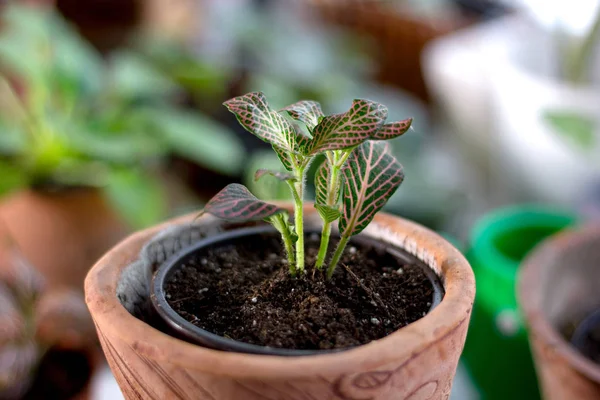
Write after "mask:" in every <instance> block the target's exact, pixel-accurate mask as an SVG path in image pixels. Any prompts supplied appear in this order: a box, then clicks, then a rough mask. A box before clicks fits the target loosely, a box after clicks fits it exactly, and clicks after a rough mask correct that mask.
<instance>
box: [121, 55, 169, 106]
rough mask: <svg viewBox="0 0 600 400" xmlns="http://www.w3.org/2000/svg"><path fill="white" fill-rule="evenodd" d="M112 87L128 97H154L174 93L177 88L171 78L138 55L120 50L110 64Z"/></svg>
mask: <svg viewBox="0 0 600 400" xmlns="http://www.w3.org/2000/svg"><path fill="white" fill-rule="evenodd" d="M111 78H112V79H111V82H112V85H113V89H114V90H116V91H118V92H119V93H120V94H121V95H122V96H124V97H128V98H155V97H163V96H169V95H173V94H175V93H176V92H177V91H178V90H179V88H178V85H177V84H175V83H174V82H173V81H172V80H170V79H169V78H168V77H167V76H166V75H164V74H162V73H161V72H159V71H158V70H155V69H154V68H153V67H152V66H151V65H149V64H148V63H146V62H145V61H144V60H143V59H142V58H141V57H140V56H137V55H135V54H132V53H128V52H120V53H118V54H116V55H115V56H113V59H112V65H111Z"/></svg>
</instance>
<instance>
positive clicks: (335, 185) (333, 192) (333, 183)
mask: <svg viewBox="0 0 600 400" xmlns="http://www.w3.org/2000/svg"><path fill="white" fill-rule="evenodd" d="M332 158H333V159H332V160H331V162H330V164H329V168H331V175H330V177H329V182H328V183H327V205H328V206H331V207H335V203H336V202H337V198H338V193H337V192H338V190H339V182H338V181H339V172H340V168H339V167H338V166H337V161H338V159H337V156H336V155H334V156H333V157H332ZM327 161H328V162H329V158H328V159H327ZM330 236H331V222H325V223H324V224H323V229H322V231H321V245H320V246H319V254H318V255H317V262H316V263H315V267H316V268H317V269H322V268H323V265H324V264H325V257H326V256H327V248H328V247H329V237H330Z"/></svg>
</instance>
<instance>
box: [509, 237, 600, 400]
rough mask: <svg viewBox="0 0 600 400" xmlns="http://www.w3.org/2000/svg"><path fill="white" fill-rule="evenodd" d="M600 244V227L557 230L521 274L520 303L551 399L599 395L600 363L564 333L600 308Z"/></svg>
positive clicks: (546, 394) (582, 399)
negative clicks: (578, 348) (599, 284)
mask: <svg viewBox="0 0 600 400" xmlns="http://www.w3.org/2000/svg"><path fill="white" fill-rule="evenodd" d="M599 244H600V228H599V227H597V226H596V227H590V228H585V229H583V230H577V231H571V232H565V233H561V234H558V235H557V236H555V237H553V238H552V239H549V240H548V241H546V242H545V243H544V244H542V245H541V246H540V247H538V248H537V249H536V250H535V251H534V253H533V254H532V255H531V256H530V257H528V258H527V259H526V260H525V264H524V267H523V269H522V270H521V272H520V276H519V283H518V295H519V303H520V306H521V308H522V309H523V311H524V313H525V316H526V319H527V323H528V325H529V340H530V342H531V345H532V349H533V354H534V359H535V363H536V369H537V374H538V378H539V380H540V383H541V387H542V392H543V395H544V399H546V400H565V399H577V400H588V399H589V400H591V399H598V398H600V365H598V364H596V363H594V362H593V361H591V360H589V359H588V358H586V357H585V356H584V355H583V354H581V353H579V352H578V351H577V350H576V349H575V348H574V347H573V346H571V345H570V343H569V342H568V341H567V340H566V339H565V335H564V332H565V331H566V330H568V329H569V326H572V325H573V324H577V323H578V322H579V321H581V320H582V319H583V318H584V317H585V316H587V315H588V314H589V313H590V312H592V311H594V310H597V309H599V308H600V292H599V291H598V282H600V268H598V265H599V263H600V246H599Z"/></svg>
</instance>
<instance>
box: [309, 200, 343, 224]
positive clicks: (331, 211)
mask: <svg viewBox="0 0 600 400" xmlns="http://www.w3.org/2000/svg"><path fill="white" fill-rule="evenodd" d="M315 208H316V209H317V211H318V212H319V215H320V216H321V218H322V219H323V221H325V222H326V223H331V222H333V221H335V220H336V219H338V218H339V217H340V214H341V213H340V210H338V209H337V208H335V207H331V206H327V205H325V204H315Z"/></svg>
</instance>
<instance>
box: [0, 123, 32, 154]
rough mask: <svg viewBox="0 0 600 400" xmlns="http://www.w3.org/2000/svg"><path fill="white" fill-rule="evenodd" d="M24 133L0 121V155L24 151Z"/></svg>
mask: <svg viewBox="0 0 600 400" xmlns="http://www.w3.org/2000/svg"><path fill="white" fill-rule="evenodd" d="M25 137H26V136H25V133H24V132H21V131H20V129H18V128H17V127H13V126H9V125H8V124H5V123H4V122H3V121H2V120H0V155H13V154H17V153H19V152H21V151H23V150H25V146H26V140H25Z"/></svg>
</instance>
